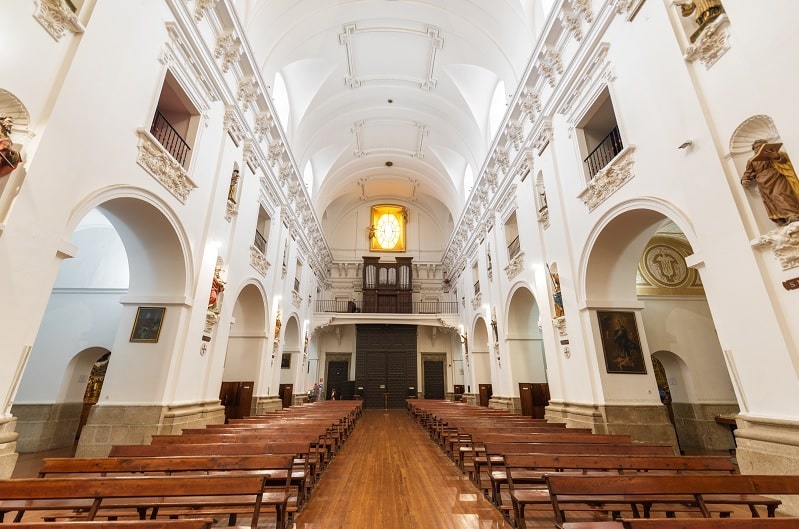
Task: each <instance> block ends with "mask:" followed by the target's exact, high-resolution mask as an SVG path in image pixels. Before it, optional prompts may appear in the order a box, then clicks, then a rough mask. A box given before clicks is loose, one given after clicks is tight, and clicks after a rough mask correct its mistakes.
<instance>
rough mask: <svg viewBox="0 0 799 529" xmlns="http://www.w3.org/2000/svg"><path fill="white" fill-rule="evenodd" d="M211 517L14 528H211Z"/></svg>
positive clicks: (28, 524)
mask: <svg viewBox="0 0 799 529" xmlns="http://www.w3.org/2000/svg"><path fill="white" fill-rule="evenodd" d="M213 523H214V520H213V518H183V519H182V520H92V521H90V522H89V521H87V522H82V521H77V520H72V521H66V522H19V523H15V524H14V529H211V526H212V525H213Z"/></svg>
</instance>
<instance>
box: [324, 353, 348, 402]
mask: <svg viewBox="0 0 799 529" xmlns="http://www.w3.org/2000/svg"><path fill="white" fill-rule="evenodd" d="M349 372H350V363H349V362H347V361H346V360H334V361H332V362H330V363H328V364H327V379H326V380H327V389H326V390H325V393H326V395H325V398H327V399H329V398H330V394H331V393H332V392H333V389H334V388H335V390H336V398H337V399H341V398H344V396H345V394H346V393H349V392H347V391H345V389H347V388H348V385H347V380H348V379H349V377H350V375H349ZM350 398H352V397H351V396H350Z"/></svg>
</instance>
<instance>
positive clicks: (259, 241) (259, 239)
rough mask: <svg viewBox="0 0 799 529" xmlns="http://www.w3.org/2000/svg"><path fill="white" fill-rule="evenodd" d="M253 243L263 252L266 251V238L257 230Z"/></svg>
mask: <svg viewBox="0 0 799 529" xmlns="http://www.w3.org/2000/svg"><path fill="white" fill-rule="evenodd" d="M253 244H255V247H256V248H258V249H259V250H260V251H261V253H266V239H264V236H263V235H261V234H260V233H258V232H257V231H256V232H255V241H254V242H253Z"/></svg>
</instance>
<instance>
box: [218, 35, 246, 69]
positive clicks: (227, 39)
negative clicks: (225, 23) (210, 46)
mask: <svg viewBox="0 0 799 529" xmlns="http://www.w3.org/2000/svg"><path fill="white" fill-rule="evenodd" d="M241 53H242V49H241V42H240V41H239V39H238V37H237V36H236V34H235V33H233V32H231V31H229V32H226V33H222V34H221V35H219V36H217V38H216V48H215V49H214V57H215V58H217V59H219V60H220V68H221V69H222V72H223V73H224V72H227V71H228V70H230V65H231V64H233V63H234V62H238V60H239V57H240V56H241Z"/></svg>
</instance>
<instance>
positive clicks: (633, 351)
mask: <svg viewBox="0 0 799 529" xmlns="http://www.w3.org/2000/svg"><path fill="white" fill-rule="evenodd" d="M596 315H597V319H598V320H599V332H600V333H601V335H602V349H603V351H604V353H605V368H606V369H607V372H608V373H631V374H642V375H643V374H646V364H645V363H644V354H643V351H642V350H641V339H640V338H639V336H638V326H637V325H636V323H635V313H634V312H621V311H611V312H604V311H597V313H596Z"/></svg>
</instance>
